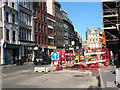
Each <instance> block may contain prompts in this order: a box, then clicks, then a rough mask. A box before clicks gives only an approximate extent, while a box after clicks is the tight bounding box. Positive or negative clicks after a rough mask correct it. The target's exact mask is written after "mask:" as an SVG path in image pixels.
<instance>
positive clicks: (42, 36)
mask: <svg viewBox="0 0 120 90" xmlns="http://www.w3.org/2000/svg"><path fill="white" fill-rule="evenodd" d="M42 44H43V36H42Z"/></svg>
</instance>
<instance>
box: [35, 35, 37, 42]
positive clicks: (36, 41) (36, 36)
mask: <svg viewBox="0 0 120 90" xmlns="http://www.w3.org/2000/svg"><path fill="white" fill-rule="evenodd" d="M35 43H36V44H37V35H35Z"/></svg>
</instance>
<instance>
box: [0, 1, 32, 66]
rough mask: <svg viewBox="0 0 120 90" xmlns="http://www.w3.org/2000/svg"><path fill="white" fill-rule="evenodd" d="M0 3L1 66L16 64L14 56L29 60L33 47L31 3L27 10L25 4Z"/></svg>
mask: <svg viewBox="0 0 120 90" xmlns="http://www.w3.org/2000/svg"><path fill="white" fill-rule="evenodd" d="M0 3H1V4H0V18H1V19H0V32H1V35H0V40H1V41H0V42H1V64H10V63H16V61H15V57H16V56H17V57H18V58H19V59H21V57H22V56H23V57H25V59H26V60H28V59H31V58H32V55H33V46H34V42H33V34H32V33H33V29H32V21H31V20H32V3H29V7H30V8H27V6H28V5H27V2H9V1H1V2H0ZM22 3H24V5H22ZM26 18H27V19H26ZM28 55H29V56H28ZM30 57H31V58H30Z"/></svg>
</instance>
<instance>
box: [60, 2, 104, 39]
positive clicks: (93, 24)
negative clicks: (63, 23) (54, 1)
mask: <svg viewBox="0 0 120 90" xmlns="http://www.w3.org/2000/svg"><path fill="white" fill-rule="evenodd" d="M59 3H60V4H61V6H62V10H65V11H66V12H67V13H68V18H69V19H70V20H71V21H72V23H73V25H74V29H75V30H76V31H78V33H79V35H80V36H81V37H82V40H86V34H85V33H86V31H87V28H89V29H90V30H91V29H92V28H94V29H97V28H101V29H102V3H101V2H59Z"/></svg>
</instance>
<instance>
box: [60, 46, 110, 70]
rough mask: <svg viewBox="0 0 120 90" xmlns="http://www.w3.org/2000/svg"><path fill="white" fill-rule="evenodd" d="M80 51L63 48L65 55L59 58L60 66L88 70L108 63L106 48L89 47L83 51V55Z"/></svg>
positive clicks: (106, 65) (105, 65)
mask: <svg viewBox="0 0 120 90" xmlns="http://www.w3.org/2000/svg"><path fill="white" fill-rule="evenodd" d="M81 53H82V52H81V51H80V50H79V49H75V50H65V57H64V58H62V59H61V58H60V62H61V65H62V67H63V68H67V69H75V70H88V69H97V68H103V67H108V66H109V65H110V61H109V50H108V48H96V49H89V50H87V51H85V52H84V56H82V55H81Z"/></svg>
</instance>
